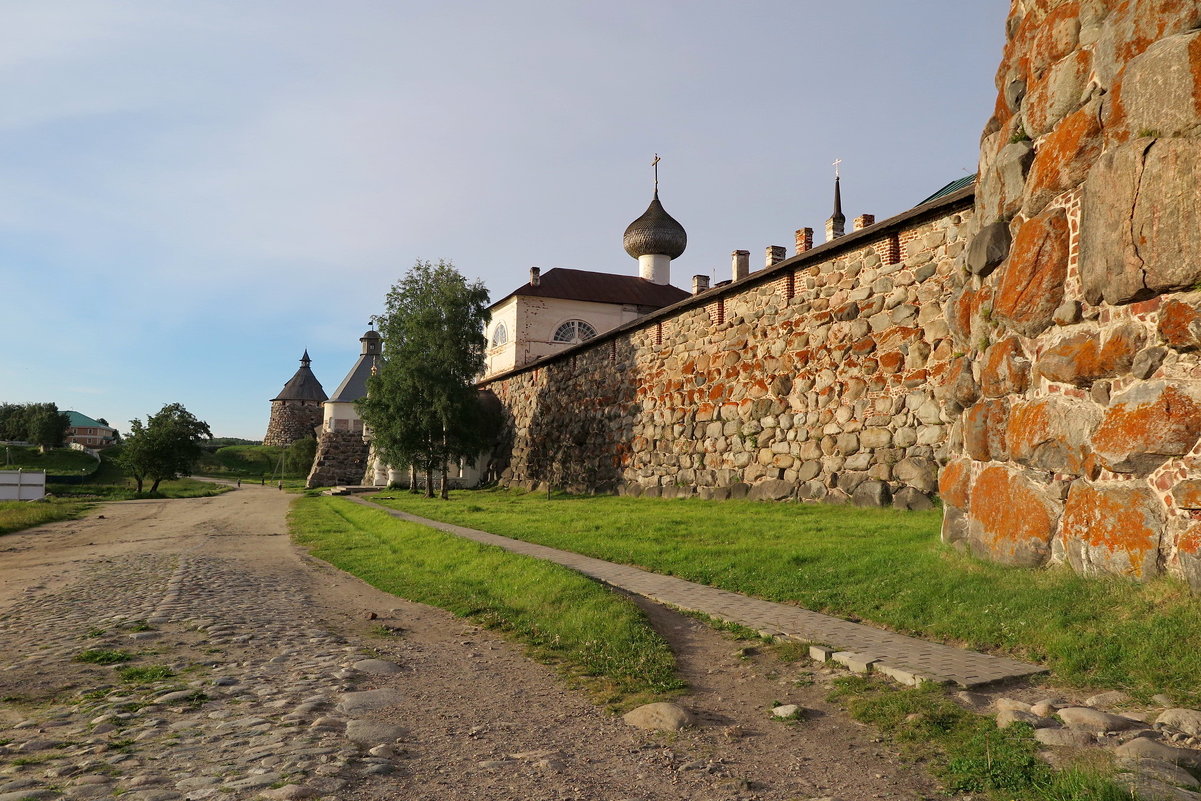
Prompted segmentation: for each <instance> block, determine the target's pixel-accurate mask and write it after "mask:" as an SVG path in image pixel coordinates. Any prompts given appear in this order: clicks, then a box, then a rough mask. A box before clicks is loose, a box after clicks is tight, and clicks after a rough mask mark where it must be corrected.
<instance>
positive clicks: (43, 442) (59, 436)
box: [26, 403, 71, 453]
mask: <svg viewBox="0 0 1201 801" xmlns="http://www.w3.org/2000/svg"><path fill="white" fill-rule="evenodd" d="M27 414H28V417H27V420H28V422H27V423H26V438H27V439H28V440H29V441H30V442H32V443H33V444H34V445H37V446H38V447H39V448H41V450H42V453H45V452H46V451H47V450H49V449H50V448H60V447H62V444H63V440H64V439H66V437H67V431H68V429H70V428H71V418H70V417H68V416H67V414H66V413H65V412H60V411H59V410H58V406H57V405H55V404H53V403H32V404H30V405H29V411H28V413H27Z"/></svg>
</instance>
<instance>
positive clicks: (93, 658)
mask: <svg viewBox="0 0 1201 801" xmlns="http://www.w3.org/2000/svg"><path fill="white" fill-rule="evenodd" d="M131 659H133V654H131V653H128V652H127V651H112V650H108V649H105V648H89V649H88V650H86V651H81V652H80V653H78V654H76V655H75V661H76V662H88V663H90V664H93V665H116V664H118V663H120V662H128V661H129V660H131Z"/></svg>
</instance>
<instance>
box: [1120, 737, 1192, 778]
mask: <svg viewBox="0 0 1201 801" xmlns="http://www.w3.org/2000/svg"><path fill="white" fill-rule="evenodd" d="M1114 753H1115V754H1117V755H1118V756H1120V757H1142V758H1144V759H1162V760H1163V761H1165V762H1171V763H1172V764H1174V765H1184V766H1185V767H1188V768H1192V769H1194V770H1195V769H1197V768H1201V751H1194V750H1192V749H1191V748H1173V747H1172V746H1170V745H1164V744H1163V743H1161V742H1159V741H1158V740H1152V739H1151V738H1150V737H1135V738H1134V739H1133V740H1131V741H1130V742H1128V743H1122V744H1121V745H1119V746H1118V747H1117V749H1115V751H1114Z"/></svg>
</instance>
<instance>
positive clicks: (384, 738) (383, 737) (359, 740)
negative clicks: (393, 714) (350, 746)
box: [346, 720, 405, 746]
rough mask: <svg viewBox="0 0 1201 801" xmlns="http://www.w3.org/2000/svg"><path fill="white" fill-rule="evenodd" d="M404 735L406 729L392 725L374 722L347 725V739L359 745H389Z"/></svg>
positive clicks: (354, 721)
mask: <svg viewBox="0 0 1201 801" xmlns="http://www.w3.org/2000/svg"><path fill="white" fill-rule="evenodd" d="M404 735H405V730H404V728H403V727H401V726H396V725H394V724H392V723H380V722H378V721H374V720H351V721H347V723H346V739H348V740H350V741H351V742H352V743H355V744H357V745H366V746H373V745H387V744H388V743H393V742H396V741H397V740H399V739H400V738H401V737H404Z"/></svg>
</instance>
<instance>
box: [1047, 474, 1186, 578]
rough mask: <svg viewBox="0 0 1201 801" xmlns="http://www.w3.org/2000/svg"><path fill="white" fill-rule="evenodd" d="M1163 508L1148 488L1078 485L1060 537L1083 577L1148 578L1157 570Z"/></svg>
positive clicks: (1064, 515)
mask: <svg viewBox="0 0 1201 801" xmlns="http://www.w3.org/2000/svg"><path fill="white" fill-rule="evenodd" d="M1162 508H1163V507H1162V505H1161V504H1160V501H1159V499H1158V498H1156V497H1155V493H1154V492H1153V491H1152V490H1151V489H1150V488H1149V487H1147V486H1146V485H1143V484H1136V485H1134V486H1130V485H1118V486H1113V485H1104V484H1090V483H1088V482H1086V481H1077V482H1076V483H1074V484H1072V489H1071V491H1070V492H1069V493H1068V499H1067V503H1066V505H1065V506H1064V511H1063V521H1062V524H1061V525H1060V534H1059V536H1060V538H1061V540H1062V543H1063V546H1064V552H1065V553H1066V554H1067V556H1068V561H1069V562H1070V563H1071V565H1072V567H1074V568H1075V569H1076V571H1077V572H1080V573H1116V574H1119V575H1127V576H1134V577H1136V578H1149V577H1151V576H1153V575H1155V574H1156V573H1157V572H1158V567H1157V565H1158V557H1159V541H1160V537H1161V536H1162V534H1163V512H1162Z"/></svg>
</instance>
